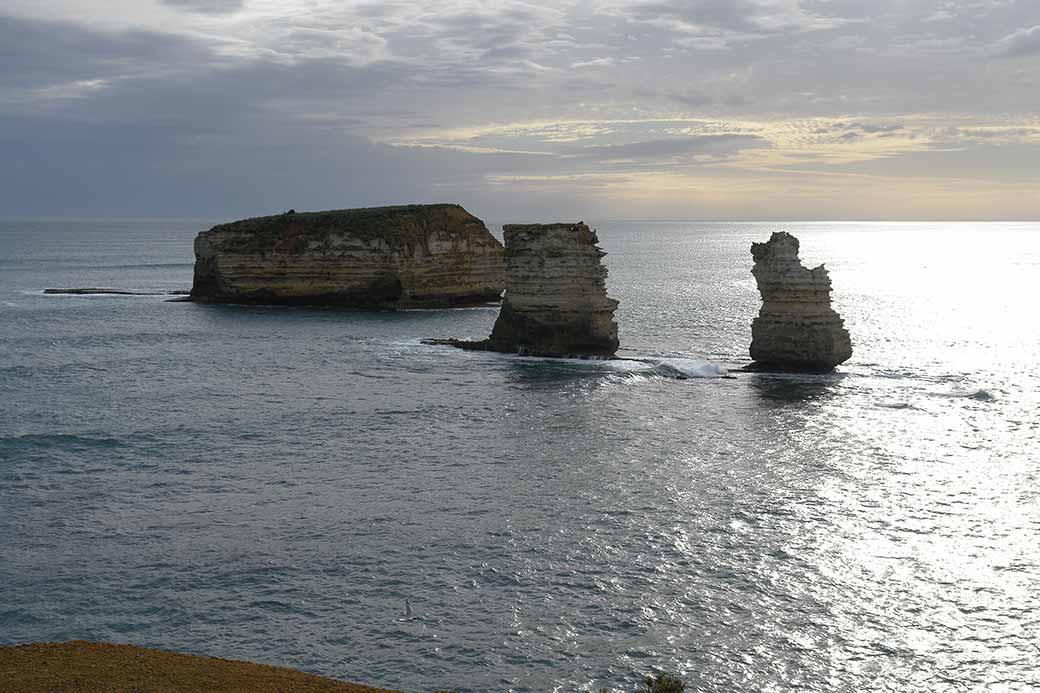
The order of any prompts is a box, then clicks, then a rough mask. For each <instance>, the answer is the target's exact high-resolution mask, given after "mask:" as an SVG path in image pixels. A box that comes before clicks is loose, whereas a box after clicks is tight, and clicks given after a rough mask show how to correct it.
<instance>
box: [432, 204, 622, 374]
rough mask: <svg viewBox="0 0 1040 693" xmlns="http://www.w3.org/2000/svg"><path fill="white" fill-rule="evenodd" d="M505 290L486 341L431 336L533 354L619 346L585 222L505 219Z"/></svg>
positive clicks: (597, 352) (588, 352)
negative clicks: (513, 221) (517, 222)
mask: <svg viewBox="0 0 1040 693" xmlns="http://www.w3.org/2000/svg"><path fill="white" fill-rule="evenodd" d="M503 230H504V232H505V246H506V293H505V298H504V299H503V300H502V310H501V311H500V312H499V315H498V319H497V320H496V321H495V326H494V328H493V329H492V331H491V336H490V337H489V338H488V339H485V340H482V341H478V342H470V341H463V340H456V339H449V340H429V343H435V344H450V345H452V346H457V347H460V348H463V349H476V350H485V351H502V352H508V353H519V354H528V355H531V356H555V357H569V356H570V357H583V358H589V357H609V356H613V354H614V352H616V351H617V348H618V333H617V323H616V322H614V310H615V309H616V308H617V305H618V302H617V301H615V300H614V299H612V298H608V297H607V289H606V283H605V280H606V277H607V269H606V267H604V266H603V262H602V258H603V256H604V255H606V253H604V252H603V251H602V250H600V248H599V245H598V243H599V239H598V238H597V237H596V232H595V231H592V230H590V229H589V227H588V226H586V225H585V224H584V223H581V222H579V223H577V224H509V225H506V226H504V227H503Z"/></svg>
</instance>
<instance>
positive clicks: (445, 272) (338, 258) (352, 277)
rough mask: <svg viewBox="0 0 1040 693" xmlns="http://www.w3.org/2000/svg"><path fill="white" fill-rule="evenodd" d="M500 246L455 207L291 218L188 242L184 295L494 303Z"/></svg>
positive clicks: (232, 227) (501, 277)
mask: <svg viewBox="0 0 1040 693" xmlns="http://www.w3.org/2000/svg"><path fill="white" fill-rule="evenodd" d="M504 287H505V264H504V259H503V250H502V244H501V243H499V242H498V240H497V239H495V238H494V236H492V235H491V233H490V232H489V231H488V229H487V227H486V226H485V225H484V222H482V221H481V220H480V219H477V218H476V217H475V216H473V215H472V214H470V213H469V212H467V211H466V210H465V209H463V208H462V207H460V206H459V205H454V204H437V205H409V206H401V207H374V208H369V209H346V210H336V211H328V212H306V213H288V214H279V215H275V216H269V217H258V218H255V219H245V220H242V221H236V222H232V223H229V224H221V225H219V226H214V227H213V228H212V229H210V230H209V231H203V232H202V233H200V234H199V235H198V236H197V237H196V238H195V278H194V282H193V285H192V290H191V297H192V299H193V300H195V301H203V302H213V303H266V304H290V305H291V304H312V305H340V306H351V307H370V308H395V307H397V308H407V307H416V308H421V307H429V308H436V307H450V306H463V305H475V304H480V303H486V302H488V301H496V300H498V298H499V296H500V295H501V293H502V289H503V288H504Z"/></svg>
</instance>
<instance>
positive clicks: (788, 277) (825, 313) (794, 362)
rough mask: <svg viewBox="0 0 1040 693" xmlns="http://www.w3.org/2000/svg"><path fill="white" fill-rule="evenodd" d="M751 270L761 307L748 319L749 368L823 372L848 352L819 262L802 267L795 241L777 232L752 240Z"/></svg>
mask: <svg viewBox="0 0 1040 693" xmlns="http://www.w3.org/2000/svg"><path fill="white" fill-rule="evenodd" d="M751 255H752V257H754V260H755V266H754V267H753V268H752V270H751V273H752V274H753V275H754V276H755V280H756V281H757V283H758V291H759V293H760V294H761V295H762V308H761V310H760V311H759V314H758V317H757V318H755V320H754V321H753V322H752V323H751V359H752V360H753V361H754V363H753V364H751V366H749V367H748V370H778V371H796V372H808V373H826V372H829V371H831V370H833V369H834V367H835V366H837V365H838V364H840V363H844V362H845V361H848V360H849V358H850V357H851V356H852V343H851V341H850V339H849V333H848V331H846V329H845V326H844V323H843V322H842V319H841V317H840V316H839V315H838V314H837V313H836V312H834V310H833V309H832V308H831V280H830V276H829V275H828V274H827V270H826V269H825V268H824V266H823V265H820V266H819V267H816V268H814V269H806V268H805V267H803V266H802V263H801V261H800V260H799V259H798V239H797V238H795V237H794V236H792V235H791V234H789V233H787V232H784V231H779V232H776V233H774V234H773V235H772V236H771V237H770V239H769V241H768V242H767V243H752V244H751Z"/></svg>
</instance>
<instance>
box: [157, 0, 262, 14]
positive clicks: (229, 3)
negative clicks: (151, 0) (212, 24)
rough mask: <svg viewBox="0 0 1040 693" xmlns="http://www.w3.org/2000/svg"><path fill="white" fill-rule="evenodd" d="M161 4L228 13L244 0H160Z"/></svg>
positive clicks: (205, 11)
mask: <svg viewBox="0 0 1040 693" xmlns="http://www.w3.org/2000/svg"><path fill="white" fill-rule="evenodd" d="M160 2H162V4H164V5H168V6H170V7H175V8H177V9H180V10H188V11H190V12H200V13H203V14H230V13H232V12H237V11H238V10H240V9H242V7H243V6H244V5H245V1H244V0H160Z"/></svg>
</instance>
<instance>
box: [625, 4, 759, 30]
mask: <svg viewBox="0 0 1040 693" xmlns="http://www.w3.org/2000/svg"><path fill="white" fill-rule="evenodd" d="M761 11H762V7H761V6H760V5H758V4H757V3H755V2H752V0H702V1H701V2H687V1H686V0H665V1H663V2H651V3H646V4H644V5H640V6H638V7H637V8H636V14H637V16H639V17H642V18H643V19H659V18H663V19H671V20H677V21H680V22H682V23H684V24H690V25H694V26H707V27H716V28H720V29H730V30H732V31H744V32H756V31H759V30H761V29H762V26H761V24H760V22H759V19H760V14H761Z"/></svg>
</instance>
